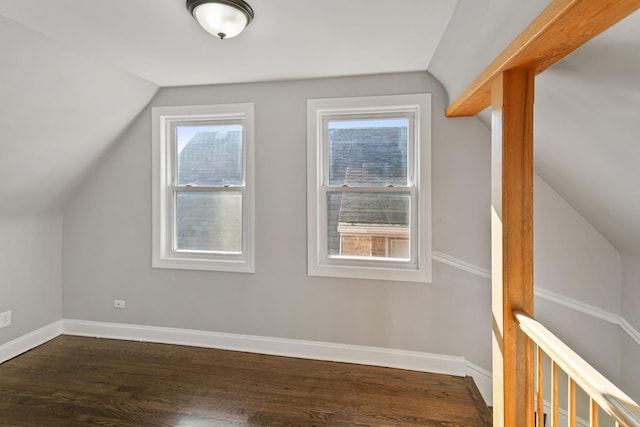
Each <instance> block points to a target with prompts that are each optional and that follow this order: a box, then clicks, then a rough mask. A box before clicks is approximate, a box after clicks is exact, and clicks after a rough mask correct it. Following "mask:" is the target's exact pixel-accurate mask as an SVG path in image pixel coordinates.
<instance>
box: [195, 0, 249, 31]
mask: <svg viewBox="0 0 640 427" xmlns="http://www.w3.org/2000/svg"><path fill="white" fill-rule="evenodd" d="M187 9H189V12H190V13H191V15H193V17H194V18H195V19H196V21H198V23H199V24H200V26H202V28H204V29H205V31H207V32H208V33H210V34H213V35H214V36H216V37H219V38H220V39H228V38H231V37H235V36H237V35H238V34H240V33H241V32H242V30H244V27H246V26H247V25H249V23H250V22H251V20H252V19H253V9H251V6H249V4H248V3H247V2H245V1H244V0H187Z"/></svg>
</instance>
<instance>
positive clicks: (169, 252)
mask: <svg viewBox="0 0 640 427" xmlns="http://www.w3.org/2000/svg"><path fill="white" fill-rule="evenodd" d="M190 122H192V123H194V124H197V123H205V122H206V123H207V124H213V125H217V124H220V125H224V124H242V126H243V132H242V136H243V171H244V184H243V185H240V186H232V187H220V188H218V187H215V190H216V191H218V190H219V191H234V192H240V193H242V252H241V253H221V252H220V253H218V252H215V253H212V252H202V251H185V250H180V251H178V250H176V249H175V237H174V236H175V230H174V224H173V223H174V220H173V216H174V214H173V212H174V211H175V210H174V209H175V206H174V203H175V202H174V200H175V198H174V192H176V188H177V186H174V180H175V178H174V175H175V170H176V168H175V165H176V158H175V157H176V149H175V143H176V142H175V134H174V131H173V129H174V128H175V126H176V125H178V124H179V125H185V124H187V125H188V124H189V123H190ZM152 162H153V164H152V179H153V183H152V185H153V191H152V204H153V208H152V211H153V214H152V215H153V217H152V227H153V232H152V240H153V242H152V245H153V248H152V267H153V268H175V269H188V270H210V271H229V272H241V273H253V272H254V271H255V267H254V258H255V256H254V248H255V242H254V239H255V204H254V203H255V201H254V197H255V196H254V105H253V104H252V103H244V104H217V105H195V106H171V107H154V108H153V109H152Z"/></svg>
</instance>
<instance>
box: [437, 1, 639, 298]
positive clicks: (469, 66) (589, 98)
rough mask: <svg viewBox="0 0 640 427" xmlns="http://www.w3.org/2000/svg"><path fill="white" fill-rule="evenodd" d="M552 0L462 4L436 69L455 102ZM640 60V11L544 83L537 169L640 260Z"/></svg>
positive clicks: (539, 86) (540, 84)
mask: <svg viewBox="0 0 640 427" xmlns="http://www.w3.org/2000/svg"><path fill="white" fill-rule="evenodd" d="M549 3H551V2H550V1H549V0H532V1H526V2H525V1H512V0H479V1H478V0H460V1H459V3H458V7H457V9H456V11H455V13H454V16H453V18H452V20H451V23H450V24H449V27H448V28H447V31H446V32H445V34H444V36H443V38H442V41H441V43H440V45H439V46H438V50H437V51H436V54H435V55H434V57H433V59H432V61H431V64H430V65H429V71H430V72H431V73H432V74H434V75H435V76H436V77H437V78H438V79H439V80H440V81H441V82H442V83H443V84H444V86H445V88H446V89H447V91H448V92H449V95H450V97H451V99H450V100H451V101H452V100H454V99H455V98H456V97H457V96H458V95H459V94H460V93H462V91H463V90H464V89H465V88H466V87H467V86H468V85H469V84H470V83H471V81H472V80H473V79H474V78H475V77H476V76H477V75H478V74H479V72H480V71H482V70H483V69H484V68H485V67H486V66H487V65H488V64H489V63H490V62H491V61H492V60H493V59H494V58H495V57H496V56H497V55H498V54H499V53H500V52H501V51H502V50H503V49H504V48H505V47H506V46H507V45H508V44H509V43H510V42H511V40H513V39H514V38H515V37H516V36H517V35H518V34H519V33H520V32H521V31H522V30H523V29H524V28H525V27H526V26H527V25H528V24H529V23H530V22H531V21H532V20H533V19H534V18H535V17H536V16H537V15H538V14H539V13H540V12H541V11H542V10H543V9H544V8H545V7H546V6H547V5H548V4H549ZM639 53H640V13H638V12H636V13H635V14H632V15H631V16H629V17H628V18H627V19H626V20H624V21H622V22H620V23H619V24H617V25H616V26H614V27H613V28H611V29H610V30H608V31H606V32H605V33H603V34H602V35H600V36H598V37H597V38H596V39H594V40H592V41H591V42H589V43H588V44H586V45H585V46H583V47H581V48H580V49H578V50H577V51H576V52H574V53H573V54H571V55H570V56H568V57H567V58H565V59H564V60H563V61H561V62H560V63H558V64H556V65H555V66H554V67H552V68H551V69H550V70H547V71H545V73H543V74H542V75H540V76H539V77H538V78H537V80H536V105H535V130H534V139H535V163H536V164H535V168H536V172H537V173H538V174H540V176H541V177H542V178H543V179H544V180H545V181H546V182H547V183H549V184H550V185H551V186H552V187H553V188H554V189H555V190H556V191H558V193H559V194H560V195H561V196H562V197H563V198H564V199H565V200H567V201H568V202H569V203H570V204H571V205H572V206H573V207H574V208H576V209H577V210H578V211H579V212H580V213H581V214H582V215H583V216H584V217H585V218H586V219H587V220H588V221H589V222H590V223H591V224H593V225H594V226H595V227H596V228H597V229H598V230H599V231H600V232H601V233H602V234H603V235H604V236H605V237H606V238H607V239H608V240H609V241H610V242H611V243H612V244H613V245H614V246H615V247H616V248H617V249H618V250H619V251H620V252H624V253H640V221H638V218H640V186H638V183H639V182H640V168H638V164H640V144H638V143H637V139H638V135H640V115H639V114H638V111H639V110H640V79H638V77H637V76H638V75H640V55H639ZM482 116H483V117H484V119H485V122H487V123H488V115H487V114H486V112H485V113H484V114H483V115H482ZM605 285H606V284H605ZM616 286H617V284H616Z"/></svg>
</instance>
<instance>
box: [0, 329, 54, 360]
mask: <svg viewBox="0 0 640 427" xmlns="http://www.w3.org/2000/svg"><path fill="white" fill-rule="evenodd" d="M61 333H62V321H61V320H58V321H57V322H53V323H51V324H49V325H47V326H44V327H42V328H40V329H37V330H35V331H33V332H30V333H28V334H26V335H23V336H21V337H18V338H16V339H14V340H12V341H9V342H8V343H6V344H2V345H0V363H4V362H6V361H7V360H9V359H13V358H14V357H16V356H19V355H21V354H22V353H25V352H27V351H29V350H31V349H33V348H36V347H38V346H39V345H42V344H44V343H46V342H47V341H50V340H52V339H54V338H55V337H57V336H58V335H60V334H61Z"/></svg>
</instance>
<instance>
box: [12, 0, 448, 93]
mask: <svg viewBox="0 0 640 427" xmlns="http://www.w3.org/2000/svg"><path fill="white" fill-rule="evenodd" d="M250 3H251V6H252V7H253V9H254V12H255V19H254V20H253V22H252V23H251V24H250V25H249V26H248V27H247V28H246V30H245V31H244V32H243V33H241V34H240V35H239V36H237V37H235V38H233V39H227V40H218V39H216V38H214V37H212V36H211V35H209V34H208V33H206V32H205V31H203V30H202V29H201V28H200V27H199V26H198V25H197V23H196V22H195V20H194V19H193V18H192V17H191V15H190V14H189V12H188V11H187V9H186V7H185V1H184V0H91V1H87V0H29V1H25V0H1V1H0V15H4V16H5V17H8V18H11V19H13V20H15V21H16V22H19V23H20V24H23V25H25V26H26V27H28V28H31V29H34V30H36V31H37V32H39V33H42V34H44V35H45V36H46V37H47V38H49V39H50V40H51V41H53V42H54V43H56V44H58V45H60V46H64V47H65V48H67V49H69V50H71V51H73V52H76V53H78V54H80V55H82V56H84V57H87V58H91V59H93V60H94V61H96V62H98V63H100V64H104V65H108V66H112V67H115V68H118V69H121V70H125V71H127V72H129V73H131V74H134V75H136V76H138V77H141V78H143V79H145V80H147V81H149V82H152V83H154V84H156V85H158V86H181V85H199V84H219V83H231V82H247V81H264V80H283V79H300V78H310V77H325V76H342V75H357V74H373V73H387V72H396V71H415V70H426V69H427V65H428V64H429V60H430V59H431V56H432V55H433V52H434V51H435V49H436V47H437V46H438V42H439V41H440V37H441V36H442V33H443V32H444V30H445V28H446V26H447V24H448V22H449V19H450V18H451V15H452V13H453V10H454V8H455V5H456V3H457V0H429V1H424V0H394V1H393V2H389V1H388V0H346V1H345V0H321V1H317V0H254V1H251V2H250Z"/></svg>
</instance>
